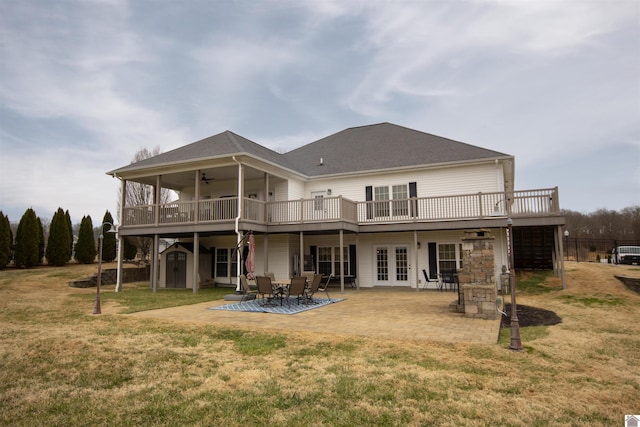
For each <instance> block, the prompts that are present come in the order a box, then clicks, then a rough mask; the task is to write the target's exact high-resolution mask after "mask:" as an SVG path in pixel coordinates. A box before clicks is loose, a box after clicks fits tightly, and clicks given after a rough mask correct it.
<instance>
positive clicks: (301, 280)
mask: <svg viewBox="0 0 640 427" xmlns="http://www.w3.org/2000/svg"><path fill="white" fill-rule="evenodd" d="M306 284H307V278H306V277H293V278H292V279H291V284H289V290H288V291H287V305H289V306H290V305H291V303H290V302H289V298H290V297H291V296H295V297H296V300H297V302H298V305H300V300H304V299H305V292H304V291H305V286H306Z"/></svg>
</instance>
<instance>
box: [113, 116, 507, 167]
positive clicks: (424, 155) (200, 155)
mask: <svg viewBox="0 0 640 427" xmlns="http://www.w3.org/2000/svg"><path fill="white" fill-rule="evenodd" d="M240 154H249V155H252V156H255V157H257V158H259V159H264V160H266V161H269V162H272V163H274V164H277V165H280V166H281V167H285V168H288V169H291V170H295V171H299V172H300V173H302V174H304V175H307V176H310V177H313V176H321V175H331V174H340V173H347V172H363V171H368V170H380V169H394V168H404V167H411V166H424V165H436V164H441V163H451V162H464V161H473V160H479V159H493V158H503V157H511V156H510V155H508V154H504V153H500V152H497V151H493V150H487V149H485V148H481V147H477V146H474V145H469V144H465V143H463V142H458V141H454V140H451V139H447V138H442V137H439V136H435V135H431V134H428V133H425V132H420V131H417V130H413V129H409V128H406V127H403V126H398V125H394V124H392V123H379V124H374V125H368V126H360V127H353V128H349V129H345V130H343V131H341V132H338V133H336V134H333V135H330V136H327V137H325V138H322V139H319V140H318V141H315V142H312V143H310V144H307V145H304V146H302V147H300V148H297V149H295V150H293V151H290V152H288V153H285V154H279V153H277V152H275V151H273V150H270V149H268V148H266V147H264V146H262V145H259V144H256V143H255V142H253V141H250V140H248V139H246V138H243V137H242V136H240V135H237V134H235V133H233V132H230V131H225V132H222V133H220V134H217V135H214V136H211V137H209V138H205V139H202V140H200V141H197V142H194V143H192V144H189V145H185V146H184V147H180V148H177V149H175V150H171V151H167V152H166V153H162V154H159V155H157V156H154V157H151V158H148V159H145V160H142V161H140V162H137V163H134V164H131V165H128V166H124V167H122V168H119V169H116V170H113V171H111V172H108V174H111V175H112V174H114V173H115V174H118V173H121V172H126V171H132V170H137V169H140V168H143V169H144V168H147V167H153V166H161V165H170V164H175V163H182V162H189V161H193V160H199V159H206V158H219V157H229V156H233V155H240ZM321 158H322V160H323V164H322V165H321V164H320V159H321Z"/></svg>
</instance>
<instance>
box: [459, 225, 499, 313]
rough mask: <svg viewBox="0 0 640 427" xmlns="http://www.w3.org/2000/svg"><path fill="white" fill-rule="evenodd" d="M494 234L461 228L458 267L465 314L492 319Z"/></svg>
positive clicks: (493, 311)
mask: <svg viewBox="0 0 640 427" xmlns="http://www.w3.org/2000/svg"><path fill="white" fill-rule="evenodd" d="M494 240H495V237H493V236H491V234H490V232H489V230H486V229H478V230H468V231H465V236H464V238H463V239H462V251H463V254H462V269H461V270H460V274H459V280H460V287H461V290H462V293H463V295H464V299H463V304H462V307H459V306H458V310H457V311H459V312H464V315H465V317H473V318H478V319H496V318H497V317H498V311H497V310H496V298H497V297H498V291H497V286H496V282H495V277H496V275H495V261H494V250H493V243H494Z"/></svg>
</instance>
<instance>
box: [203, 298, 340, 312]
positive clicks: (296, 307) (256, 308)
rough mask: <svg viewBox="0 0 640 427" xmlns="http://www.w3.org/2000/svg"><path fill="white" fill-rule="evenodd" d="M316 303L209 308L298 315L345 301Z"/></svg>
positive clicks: (255, 303)
mask: <svg viewBox="0 0 640 427" xmlns="http://www.w3.org/2000/svg"><path fill="white" fill-rule="evenodd" d="M314 301H316V302H317V304H300V305H298V303H297V302H295V301H292V302H291V307H289V306H287V303H286V302H285V303H284V305H282V306H280V305H279V304H278V305H277V306H275V307H269V306H266V307H263V306H261V305H260V304H258V303H259V302H260V299H257V300H255V299H254V300H250V301H244V302H242V303H237V304H225V305H218V306H216V307H209V310H229V311H251V312H256V313H279V314H296V313H300V312H303V311H307V310H313V309H314V308H320V307H324V306H326V305H329V304H333V303H336V302H340V301H344V298H315V299H314Z"/></svg>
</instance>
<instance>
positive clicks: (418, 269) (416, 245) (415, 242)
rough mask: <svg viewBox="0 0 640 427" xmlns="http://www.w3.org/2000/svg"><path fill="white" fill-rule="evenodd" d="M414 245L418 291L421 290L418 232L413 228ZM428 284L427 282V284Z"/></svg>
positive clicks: (415, 276)
mask: <svg viewBox="0 0 640 427" xmlns="http://www.w3.org/2000/svg"><path fill="white" fill-rule="evenodd" d="M413 247H414V248H415V251H414V253H415V256H414V257H413V261H414V265H415V268H414V271H415V273H414V278H415V280H416V291H419V290H420V267H419V266H418V249H419V248H418V232H417V231H416V230H413ZM425 286H426V284H425Z"/></svg>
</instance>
